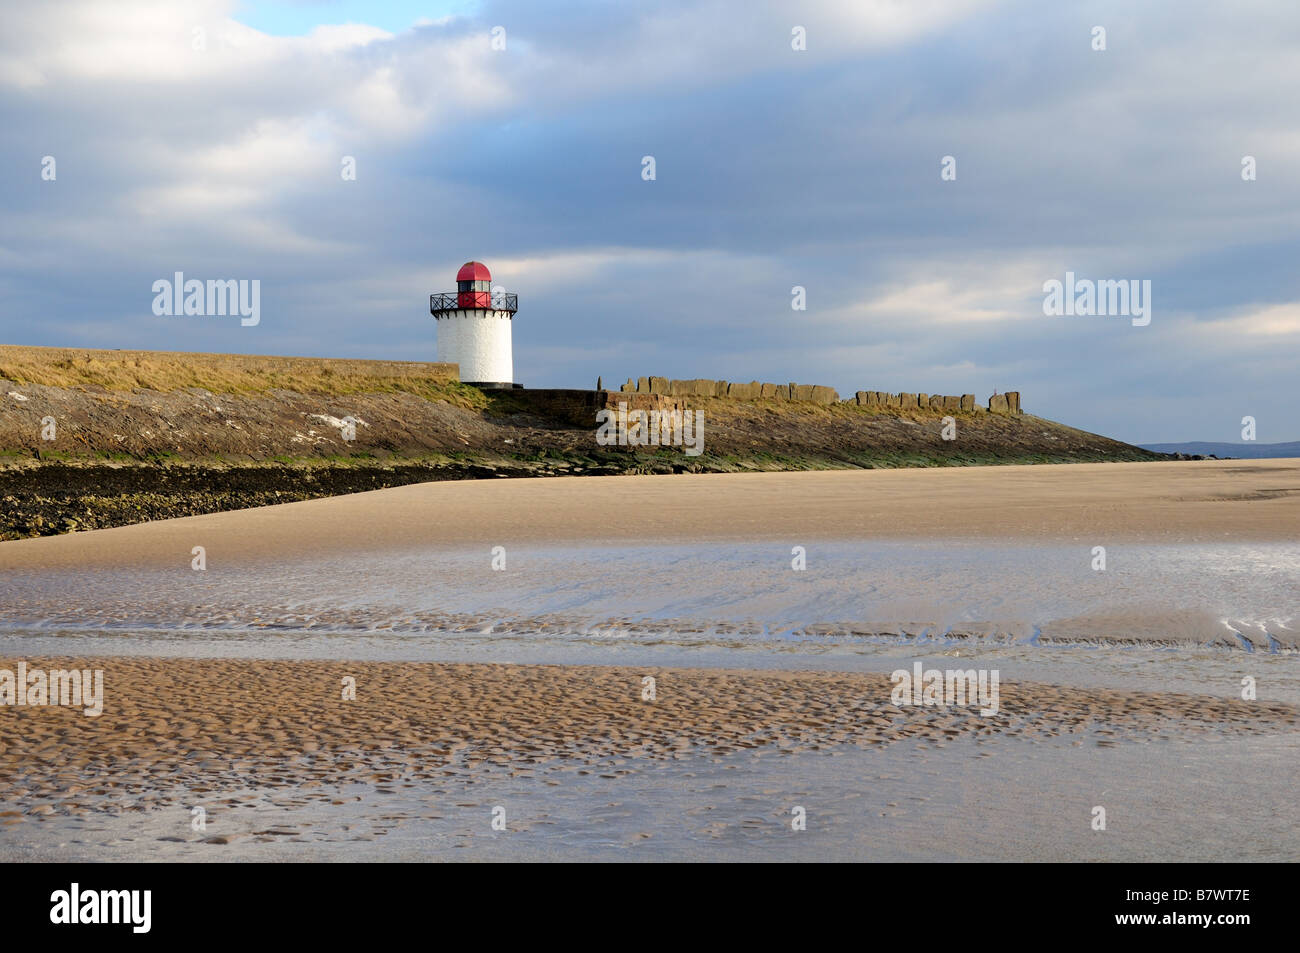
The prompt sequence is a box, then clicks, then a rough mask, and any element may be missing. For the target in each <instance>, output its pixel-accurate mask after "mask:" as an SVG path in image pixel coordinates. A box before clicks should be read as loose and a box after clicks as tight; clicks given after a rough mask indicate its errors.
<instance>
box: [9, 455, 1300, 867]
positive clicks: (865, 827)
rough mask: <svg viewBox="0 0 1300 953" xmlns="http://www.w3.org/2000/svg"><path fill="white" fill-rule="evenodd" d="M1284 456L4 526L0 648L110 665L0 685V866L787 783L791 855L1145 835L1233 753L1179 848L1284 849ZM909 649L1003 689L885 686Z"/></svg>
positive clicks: (494, 848)
mask: <svg viewBox="0 0 1300 953" xmlns="http://www.w3.org/2000/svg"><path fill="white" fill-rule="evenodd" d="M1298 469H1300V467H1297V466H1296V465H1294V464H1292V463H1291V462H1289V461H1265V462H1262V463H1256V462H1250V463H1245V462H1236V461H1232V462H1218V463H1216V462H1194V463H1183V464H1176V463H1169V464H1158V465H1145V464H1114V465H1096V466H1093V465H1079V466H1068V467H1065V466H1062V467H1008V468H971V469H956V468H954V469H951V470H934V471H929V470H926V471H907V472H901V471H873V472H826V473H820V472H814V473H797V474H754V475H736V476H731V475H710V476H703V477H694V476H675V477H650V478H637V477H619V478H611V479H605V478H573V479H568V478H554V479H538V480H500V481H478V482H467V483H438V484H428V485H419V486H410V487H405V488H400V489H393V490H383V491H378V492H375V493H367V494H360V495H357V496H351V497H340V498H334V499H326V500H319V501H311V502H305V503H295V504H291V505H286V506H278V507H272V508H268V509H262V510H248V511H241V512H232V513H224V514H218V515H213V516H203V517H194V518H189V519H183V520H174V521H168V522H161V523H152V524H145V525H138V526H130V527H125V528H121V529H111V530H102V531H96V532H93V533H84V534H74V535H70V536H64V537H50V538H43V539H37V540H24V541H18V542H8V543H4V544H0V572H3V579H4V580H5V586H4V590H3V594H0V612H3V618H4V625H3V626H0V629H2V631H0V669H4V668H8V669H13V668H15V667H16V666H17V664H18V662H19V661H21V662H22V663H24V664H25V665H26V666H27V667H28V668H29V669H49V670H54V669H68V668H73V667H75V668H78V669H86V670H101V671H102V672H103V673H104V699H103V713H102V714H100V715H99V716H98V717H88V716H86V715H85V714H83V713H82V711H81V710H80V709H77V708H73V707H63V706H47V707H41V706H36V707H33V706H25V707H18V706H15V705H5V706H3V707H0V802H2V803H0V857H3V858H5V859H59V858H64V859H66V858H84V859H109V858H112V859H123V860H132V859H136V860H139V859H168V858H171V859H205V860H241V859H314V858H315V859H319V858H335V859H344V858H348V857H363V858H369V859H393V858H399V857H400V858H402V859H422V858H432V859H456V858H460V857H464V858H471V859H472V858H479V859H511V858H524V857H532V858H539V859H540V858H570V859H594V858H600V857H605V856H610V855H609V854H608V852H609V851H613V852H614V855H613V856H616V857H622V858H624V859H634V858H636V857H658V858H667V857H681V858H708V857H715V856H730V857H734V858H737V859H741V858H749V857H753V856H755V855H754V854H753V851H754V850H755V849H757V847H758V846H759V845H761V844H764V843H772V842H773V841H772V838H774V837H780V836H784V835H783V834H782V832H787V833H788V832H789V831H790V820H789V817H790V811H791V809H792V808H791V804H795V805H802V804H804V803H805V802H808V803H812V804H815V805H817V810H818V811H820V812H821V813H820V815H819V817H820V821H819V824H820V827H819V833H818V834H817V835H816V836H815V837H809V838H807V839H804V840H801V841H797V842H791V843H789V844H787V845H786V847H784V848H783V849H785V850H788V851H790V852H791V854H792V855H793V856H805V857H808V858H809V859H812V858H815V857H818V856H833V857H841V858H844V859H891V858H892V859H1012V858H1019V859H1069V858H1073V859H1079V860H1097V859H1135V858H1138V859H1141V858H1147V859H1151V858H1161V857H1167V856H1170V854H1169V852H1168V851H1167V850H1165V849H1164V848H1162V846H1161V845H1167V844H1168V843H1169V841H1170V839H1171V838H1176V837H1177V835H1178V832H1179V831H1181V830H1184V829H1185V828H1186V826H1187V825H1188V824H1192V823H1199V821H1197V818H1200V817H1202V816H1203V815H1204V814H1205V811H1206V798H1207V796H1210V795H1208V794H1207V792H1210V791H1217V788H1215V787H1214V786H1215V785H1216V784H1219V780H1220V779H1223V778H1227V777H1230V776H1240V775H1241V774H1242V773H1243V772H1253V773H1255V774H1256V775H1259V776H1261V777H1262V778H1263V779H1264V780H1261V781H1260V782H1259V783H1260V784H1262V785H1263V787H1261V788H1260V790H1261V791H1263V792H1264V794H1265V795H1266V796H1265V797H1264V799H1263V800H1262V801H1261V802H1260V804H1259V805H1258V809H1256V808H1249V809H1246V812H1245V813H1244V814H1242V813H1238V814H1237V815H1232V814H1229V815H1228V816H1226V817H1222V818H1218V819H1217V820H1216V821H1215V823H1216V824H1218V825H1219V827H1216V828H1215V830H1216V831H1218V830H1220V829H1223V831H1224V833H1223V835H1222V837H1219V836H1218V835H1217V834H1216V835H1209V834H1207V835H1206V836H1205V837H1202V838H1199V839H1195V840H1194V841H1193V842H1192V843H1191V844H1190V845H1188V846H1187V847H1185V848H1184V849H1180V850H1182V853H1181V854H1180V856H1186V857H1188V858H1190V859H1216V858H1226V857H1229V856H1233V857H1243V856H1249V857H1254V858H1256V859H1279V858H1278V855H1279V854H1280V855H1282V856H1290V855H1293V854H1294V853H1295V852H1296V851H1297V850H1300V844H1298V843H1297V841H1296V838H1295V834H1294V831H1295V824H1294V823H1293V821H1294V820H1295V817H1294V811H1293V810H1292V809H1291V808H1289V807H1288V806H1287V805H1288V804H1290V803H1291V802H1290V801H1289V800H1288V797H1287V795H1286V793H1285V792H1286V791H1288V790H1290V788H1291V786H1292V785H1293V784H1294V782H1295V780H1296V773H1295V765H1296V763H1297V759H1296V758H1295V753H1296V746H1297V744H1300V740H1298V739H1300V679H1297V676H1296V674H1295V671H1294V668H1295V666H1294V660H1295V645H1296V644H1297V640H1296V630H1297V626H1296V624H1295V619H1294V609H1295V606H1296V602H1297V596H1296V590H1295V589H1292V588H1289V586H1290V585H1291V584H1292V583H1293V582H1294V579H1295V574H1294V567H1295V565H1296V559H1297V553H1296V547H1295V528H1296V526H1297V525H1298V519H1297V514H1298V510H1297V507H1298V506H1300V503H1298V501H1300V488H1297V486H1294V485H1293V484H1297V483H1300V481H1297V479H1296V472H1297V470H1298ZM792 542H807V543H809V545H810V546H811V548H812V550H813V552H814V554H815V560H814V562H813V563H811V564H810V569H809V570H808V571H806V572H803V573H800V572H792V571H791V566H790V555H789V553H790V546H791V543H792ZM1094 542H1101V543H1104V544H1105V545H1107V546H1110V547H1111V549H1112V559H1113V561H1114V563H1115V565H1114V566H1113V567H1112V568H1111V569H1110V570H1109V572H1107V573H1098V572H1095V571H1093V569H1092V568H1090V567H1089V564H1088V563H1089V558H1090V557H1089V551H1090V547H1091V545H1092V544H1093V543H1094ZM499 543H500V544H508V545H509V549H510V553H511V556H510V558H511V560H512V562H511V567H512V568H511V572H507V573H496V572H493V571H492V570H491V568H490V566H489V562H488V553H489V551H490V547H491V546H493V545H496V544H499ZM814 543H815V545H814ZM196 545H202V546H204V547H205V548H206V551H207V558H208V560H209V568H208V569H207V571H205V572H195V571H193V569H192V568H191V563H190V560H191V558H192V557H191V555H190V554H191V548H192V547H194V546H196ZM1013 595H1016V596H1017V598H1014V599H1013V598H1012V596H1013ZM1021 597H1023V598H1021ZM912 609H915V613H914V615H903V614H900V613H908V612H910V611H911V610H912ZM876 610H879V611H880V612H887V613H893V614H892V615H888V616H887V617H888V618H892V619H895V620H899V619H902V620H904V621H907V620H917V619H929V620H930V622H928V623H926V624H883V623H882V624H870V620H871V619H873V618H875V617H874V616H872V615H870V613H872V612H873V611H876ZM963 612H964V613H965V615H963ZM963 619H965V620H966V621H962V620H963ZM977 619H978V620H994V621H982V622H976V621H973V620H977ZM833 620H841V621H838V622H835V621H833ZM1015 620H1020V621H1018V622H1017V621H1015ZM1225 620H1227V621H1228V622H1229V623H1230V624H1227V625H1225ZM922 659H924V660H925V664H926V665H935V666H939V667H946V668H956V669H959V670H965V669H980V670H993V671H1000V672H1001V676H1002V684H1001V699H1000V707H999V710H998V711H997V712H996V713H995V714H980V713H979V712H978V710H977V709H976V708H973V707H962V706H951V705H941V706H938V707H929V706H907V705H903V706H900V705H898V704H896V703H895V701H894V700H893V699H892V698H891V684H892V683H891V681H890V678H889V675H888V674H887V673H888V672H890V671H891V670H893V669H897V668H909V667H910V666H911V665H912V664H913V661H914V660H916V661H920V660H922ZM542 662H545V663H546V664H540V663H542ZM1243 676H1249V678H1250V679H1251V680H1252V682H1254V681H1257V682H1258V685H1259V688H1258V692H1257V694H1255V695H1253V696H1252V697H1250V698H1249V699H1247V698H1246V697H1245V695H1244V694H1243V692H1242V687H1241V686H1242V680H1243ZM647 678H652V679H653V680H654V693H653V694H654V697H653V699H645V698H643V697H642V693H643V691H644V690H645V687H646V684H647V683H646V681H645V680H646V679H647ZM349 686H354V687H355V698H354V699H345V698H344V697H343V695H344V690H345V688H347V687H349ZM1225 783H1226V782H1225ZM1274 788H1276V790H1274ZM980 792H985V793H986V794H987V796H988V797H995V796H996V797H997V798H1000V799H1001V804H1000V806H998V807H996V808H994V807H993V806H992V805H991V804H990V802H989V800H988V799H987V798H986V797H985V796H982V795H981V793H980ZM993 792H996V795H995V794H994V793H993ZM1035 792H1037V793H1035ZM1116 792H1123V793H1122V802H1123V804H1124V805H1125V814H1124V817H1125V818H1126V821H1125V823H1126V824H1127V828H1126V830H1127V834H1126V836H1125V837H1124V838H1122V839H1121V838H1111V839H1110V840H1109V841H1108V842H1105V843H1103V842H1102V841H1099V840H1098V839H1096V838H1091V839H1090V838H1089V837H1088V832H1089V827H1088V811H1090V810H1091V808H1092V806H1094V805H1097V804H1103V805H1104V804H1107V803H1111V804H1113V803H1114V802H1115V798H1116V797H1117V796H1118V795H1117V793H1116ZM1269 792H1272V793H1269ZM1026 796H1027V797H1028V798H1029V801H1030V802H1032V803H1022V802H1024V800H1025V797H1026ZM1214 796H1220V795H1214ZM1222 796H1225V797H1226V796H1227V794H1226V793H1225V794H1224V795H1222ZM498 802H500V804H502V805H505V804H508V805H509V811H510V816H511V818H512V819H513V820H512V823H511V826H509V827H508V828H507V830H509V831H513V832H515V833H518V834H520V835H523V836H521V837H517V838H515V839H513V840H511V841H509V842H508V843H507V842H506V841H504V840H501V839H499V838H498V837H497V834H498V833H499V832H498V830H497V828H494V827H492V826H490V822H491V818H490V816H489V815H490V812H491V810H493V809H494V808H495V807H496V806H498ZM909 805H910V806H909ZM196 808H200V809H202V810H201V813H202V815H203V817H205V818H206V819H207V820H206V823H205V825H202V826H200V827H197V828H196V827H194V826H192V818H193V816H194V811H195V809H196ZM936 825H937V826H938V827H940V828H942V830H943V835H942V838H941V839H940V842H937V843H934V844H929V845H928V846H918V844H917V843H916V838H917V836H918V831H924V830H928V829H933V828H935V827H936ZM1242 838H1246V840H1247V841H1248V845H1247V847H1242V846H1241V845H1242V843H1243V841H1242ZM1013 845H1014V846H1013ZM623 852H627V853H626V854H624V853H623Z"/></svg>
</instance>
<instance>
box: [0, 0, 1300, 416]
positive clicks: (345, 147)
mask: <svg viewBox="0 0 1300 953" xmlns="http://www.w3.org/2000/svg"><path fill="white" fill-rule="evenodd" d="M239 17H240V13H239V8H238V6H237V5H236V4H235V3H234V2H232V0H186V2H184V3H179V4H171V3H153V2H141V0H123V2H120V3H114V4H108V5H105V4H101V3H93V2H64V3H54V4H46V5H21V6H19V7H18V8H16V9H15V10H14V11H7V13H6V30H5V31H4V33H3V34H2V35H0V162H3V167H4V168H5V169H6V170H7V171H8V173H9V174H8V175H6V176H5V177H4V178H3V179H0V208H2V209H3V211H4V214H3V216H0V292H2V293H3V295H4V303H5V309H4V314H5V319H4V322H5V323H4V329H5V334H4V339H6V340H10V341H15V342H18V343H44V344H69V345H76V344H97V345H101V346H115V347H164V346H175V347H187V348H194V349H210V350H227V351H242V352H259V351H279V352H281V353H312V352H321V353H330V354H338V355H345V354H358V355H369V356H389V357H391V356H402V357H417V356H425V357H428V358H433V357H434V350H433V341H434V334H433V326H432V321H431V320H430V318H429V316H428V314H427V294H428V293H429V292H431V291H436V290H444V289H446V288H448V287H450V282H451V280H453V276H454V269H455V268H456V267H457V266H458V265H459V264H460V263H461V262H462V261H464V260H466V259H467V258H479V259H482V260H486V261H487V262H488V263H489V265H491V266H492V268H493V271H494V275H495V277H496V278H497V280H498V282H499V283H501V284H503V285H504V286H506V287H507V288H509V289H510V290H511V291H513V292H517V293H518V294H519V295H520V304H521V310H520V313H519V315H518V317H517V318H516V324H515V341H516V367H517V369H518V374H519V376H520V379H521V380H523V381H524V382H525V383H529V384H533V385H538V386H540V385H564V384H577V385H579V386H585V385H586V384H587V383H588V382H590V381H591V380H594V379H595V377H596V376H597V375H598V374H599V375H603V376H604V377H605V378H606V379H607V380H615V379H618V378H619V376H620V375H622V376H627V375H633V376H637V375H640V374H648V373H661V374H667V375H670V376H677V377H693V376H701V377H703V376H719V377H733V378H739V379H745V380H749V379H754V378H758V379H770V380H791V379H793V380H800V381H808V382H819V383H827V384H830V385H832V386H835V387H837V388H839V389H840V390H841V392H843V393H848V392H851V391H853V390H857V389H880V390H886V389H893V390H922V389H925V390H928V391H930V392H938V391H940V390H944V389H951V390H953V391H954V392H963V391H964V392H971V391H973V392H976V393H979V394H980V395H981V396H985V394H986V392H991V390H992V388H993V387H997V388H999V389H1001V390H1006V389H1012V388H1016V387H1019V389H1021V390H1022V391H1023V392H1024V394H1025V404H1026V406H1027V407H1029V408H1030V409H1033V410H1037V411H1040V412H1044V413H1049V415H1053V416H1056V417H1058V418H1059V419H1062V420H1064V421H1066V422H1069V423H1073V424H1076V425H1080V426H1086V427H1089V428H1091V429H1097V430H1101V431H1104V432H1107V433H1111V434H1113V435H1115V436H1119V437H1123V438H1129V439H1137V438H1143V439H1157V438H1158V439H1167V440H1183V439H1197V438H1207V439H1208V438H1211V437H1212V436H1213V434H1211V433H1207V432H1206V428H1207V427H1209V426H1210V423H1209V422H1210V421H1211V419H1212V418H1213V415H1214V414H1216V413H1218V412H1219V409H1220V408H1221V407H1224V406H1228V405H1232V406H1233V407H1234V412H1235V406H1236V405H1237V404H1242V405H1247V404H1260V403H1264V399H1263V398H1264V397H1266V398H1267V403H1266V406H1287V405H1289V404H1291V403H1294V402H1295V399H1296V397H1297V396H1300V391H1298V388H1300V385H1297V384H1296V383H1295V375H1294V365H1295V361H1296V357H1297V356H1298V355H1297V354H1296V352H1295V345H1296V343H1297V342H1296V340H1295V337H1296V333H1297V327H1298V324H1300V310H1298V308H1297V305H1296V304H1295V302H1297V301H1300V276H1297V273H1296V271H1295V269H1294V264H1293V263H1294V261H1295V256H1296V254H1297V252H1300V236H1297V234H1296V224H1295V223H1296V221H1297V216H1296V212H1297V205H1298V204H1300V180H1295V179H1294V177H1292V176H1290V175H1289V174H1287V172H1286V171H1285V170H1287V169H1288V168H1290V167H1291V166H1293V165H1295V163H1296V162H1297V161H1300V133H1297V132H1296V131H1295V124H1294V123H1293V122H1291V119H1290V117H1291V115H1292V113H1293V106H1292V103H1291V102H1290V93H1289V90H1291V89H1293V88H1294V87H1295V84H1296V82H1297V81H1298V80H1300V62H1297V61H1296V60H1295V58H1294V57H1293V56H1291V55H1290V49H1291V47H1292V46H1293V45H1294V40H1295V38H1296V34H1297V33H1300V11H1290V10H1280V9H1278V8H1276V7H1275V6H1273V5H1269V4H1266V3H1263V2H1255V0H1242V2H1241V3H1239V4H1238V5H1236V6H1234V7H1233V8H1232V9H1231V10H1229V9H1226V8H1220V7H1219V6H1217V5H1214V4H1211V3H1209V2H1208V0H1205V2H1194V3H1190V4H1188V3H1178V4H1175V3H1173V2H1171V0H1159V2H1153V3H1148V4H1143V5H1141V6H1140V7H1133V6H1132V5H1131V4H1127V3H1120V2H1103V3H1099V4H1097V5H1094V7H1092V8H1090V9H1089V10H1088V11H1087V13H1086V15H1085V14H1084V12H1082V11H1076V10H1073V9H1071V8H1069V7H1068V5H1067V6H1061V7H1047V8H1045V7H1043V6H1042V5H1041V4H1038V3H1033V2H1030V0H1003V2H992V0H990V2H983V0H949V2H940V0H913V2H901V0H879V2H860V0H843V2H829V0H828V2H808V3H803V4H800V5H798V7H797V8H793V9H792V8H790V7H789V5H786V4H780V3H776V2H766V0H764V2H756V3H750V4H742V3H739V2H724V0H705V2H703V3H686V2H680V3H678V2H668V3H664V4H660V5H657V6H656V7H655V8H654V9H653V10H652V11H649V12H647V10H646V9H644V8H640V7H637V6H635V5H618V4H606V3H597V2H566V3H561V4H556V5H547V6H546V7H545V8H543V7H539V6H538V5H536V4H529V3H522V2H513V0H512V2H486V3H483V4H481V5H479V6H478V7H477V8H475V12H474V13H473V14H470V15H456V16H445V17H441V18H439V19H436V20H427V21H419V22H412V23H411V24H410V25H409V27H407V28H405V29H402V28H397V27H394V26H393V25H392V24H391V23H385V24H384V28H381V27H379V26H376V25H372V24H366V23H359V22H353V23H343V24H332V23H322V24H319V25H318V26H316V28H314V29H312V30H310V31H307V32H305V34H303V35H298V36H271V35H268V34H266V33H263V32H260V31H259V30H256V29H253V28H252V27H250V26H246V25H244V24H243V23H242V22H240V19H239ZM1095 23H1104V24H1106V25H1107V29H1108V49H1107V50H1106V51H1105V52H1102V53H1098V52H1094V51H1093V50H1092V49H1091V46H1090V31H1091V28H1092V26H1093V25H1094V24H1095ZM495 26H502V27H503V28H504V30H505V33H504V37H505V40H506V43H505V49H503V50H494V49H493V48H492V44H491V42H490V40H491V32H490V31H491V30H492V28H493V27H495ZM797 26H798V27H803V28H804V29H805V31H806V36H807V49H806V50H805V51H796V50H794V49H792V48H791V31H792V29H794V28H795V27H797ZM196 31H197V32H196ZM647 154H648V155H653V156H655V158H656V162H657V172H658V175H657V178H656V179H655V180H654V181H646V180H644V179H642V177H641V158H642V156H644V155H647ZM45 155H53V156H54V157H55V158H56V159H57V161H58V176H57V179H56V180H55V181H53V182H48V181H44V180H42V179H41V178H40V162H41V159H42V157H43V156H45ZM945 155H952V156H954V157H955V158H956V163H957V170H958V175H957V179H956V180H955V181H951V182H948V181H943V180H941V179H940V176H939V172H940V160H941V159H942V157H943V156H945ZM1245 155H1252V156H1254V157H1255V158H1256V160H1257V164H1258V172H1259V175H1258V179H1257V180H1255V181H1249V182H1248V181H1243V180H1242V178H1241V176H1240V168H1241V159H1242V157H1243V156H1245ZM345 156H350V157H352V158H353V159H354V160H355V165H356V170H357V177H356V179H355V181H352V180H348V179H345V178H343V177H342V175H341V174H340V173H341V164H342V160H343V157H345ZM176 270H183V271H185V272H186V273H187V274H192V275H195V276H201V277H205V278H206V277H246V278H260V279H261V280H262V282H263V285H262V287H263V294H264V303H265V306H264V319H263V322H262V324H261V325H259V326H258V328H257V329H256V330H253V329H239V328H238V327H237V326H234V327H232V326H230V325H228V324H221V323H219V322H214V321H205V320H193V319H191V320H189V321H188V322H187V321H184V320H176V319H162V318H158V317H156V316H154V315H152V313H151V312H150V309H149V302H150V300H151V297H152V296H151V294H150V292H149V288H150V285H151V283H152V281H153V280H154V279H155V278H158V277H164V276H170V274H171V273H172V272H173V271H176ZM1067 270H1072V271H1074V272H1075V273H1076V274H1078V275H1080V276H1087V277H1093V278H1137V279H1150V280H1152V282H1153V289H1154V301H1155V309H1156V310H1155V314H1154V317H1153V322H1152V325H1151V326H1150V327H1148V328H1142V329H1136V328H1132V327H1129V326H1127V325H1126V324H1125V323H1124V322H1117V321H1113V320H1109V321H1108V320H1105V319H1096V320H1073V321H1068V320H1064V319H1048V318H1045V317H1044V316H1043V315H1042V313H1041V298H1042V291H1041V288H1042V282H1043V281H1045V280H1047V279H1049V278H1060V277H1062V276H1063V274H1064V272H1065V271H1067ZM795 285H800V286H803V287H805V288H806V289H807V295H808V310H807V311H803V312H795V311H792V310H791V307H790V303H791V288H792V287H793V286H795ZM1261 395H1262V396H1261ZM1296 436H1300V434H1296ZM1279 439H1281V437H1279Z"/></svg>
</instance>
